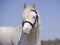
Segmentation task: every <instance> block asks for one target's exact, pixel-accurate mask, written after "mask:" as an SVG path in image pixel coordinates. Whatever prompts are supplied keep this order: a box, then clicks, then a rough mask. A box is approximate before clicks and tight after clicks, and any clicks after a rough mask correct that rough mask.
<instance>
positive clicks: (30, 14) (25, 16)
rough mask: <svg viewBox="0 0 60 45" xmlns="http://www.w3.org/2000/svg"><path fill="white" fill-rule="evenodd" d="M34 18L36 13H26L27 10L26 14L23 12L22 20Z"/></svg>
mask: <svg viewBox="0 0 60 45" xmlns="http://www.w3.org/2000/svg"><path fill="white" fill-rule="evenodd" d="M34 16H36V13H35V12H33V11H28V10H26V12H24V14H23V17H24V18H28V17H30V18H32V17H34Z"/></svg>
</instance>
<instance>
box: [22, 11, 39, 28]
mask: <svg viewBox="0 0 60 45" xmlns="http://www.w3.org/2000/svg"><path fill="white" fill-rule="evenodd" d="M31 11H33V12H35V13H36V19H35V22H34V23H33V24H32V23H31V22H29V21H23V22H22V27H23V26H24V23H29V24H30V25H31V26H32V29H33V28H34V26H35V24H36V21H37V22H38V15H37V11H36V10H31Z"/></svg>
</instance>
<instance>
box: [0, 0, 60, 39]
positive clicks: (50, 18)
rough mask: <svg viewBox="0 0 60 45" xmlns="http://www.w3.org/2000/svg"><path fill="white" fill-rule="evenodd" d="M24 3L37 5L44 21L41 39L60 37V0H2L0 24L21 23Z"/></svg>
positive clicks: (13, 24)
mask: <svg viewBox="0 0 60 45" xmlns="http://www.w3.org/2000/svg"><path fill="white" fill-rule="evenodd" d="M24 3H27V4H28V5H32V4H33V3H35V4H36V6H37V10H38V11H39V13H40V16H41V21H42V30H41V39H42V40H48V39H53V40H54V39H55V38H59V39H60V0H0V26H17V25H19V24H21V22H22V15H23V10H24V8H23V4H24Z"/></svg>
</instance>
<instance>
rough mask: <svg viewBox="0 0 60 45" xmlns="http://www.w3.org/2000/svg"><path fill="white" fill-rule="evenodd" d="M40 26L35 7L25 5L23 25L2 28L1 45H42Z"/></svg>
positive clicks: (0, 34)
mask: <svg viewBox="0 0 60 45" xmlns="http://www.w3.org/2000/svg"><path fill="white" fill-rule="evenodd" d="M40 24H41V23H40V16H39V13H38V12H37V10H36V8H35V5H34V4H33V5H32V6H27V5H26V4H24V12H23V21H22V25H20V26H17V27H16V28H14V27H9V26H8V27H0V45H40V43H41V42H40V30H39V28H40Z"/></svg>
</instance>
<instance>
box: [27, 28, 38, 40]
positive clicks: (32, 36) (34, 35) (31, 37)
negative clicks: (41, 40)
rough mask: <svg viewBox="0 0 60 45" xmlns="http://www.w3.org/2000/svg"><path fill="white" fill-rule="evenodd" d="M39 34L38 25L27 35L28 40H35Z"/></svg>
mask: <svg viewBox="0 0 60 45" xmlns="http://www.w3.org/2000/svg"><path fill="white" fill-rule="evenodd" d="M38 36H39V29H38V27H36V28H34V29H33V30H32V31H31V33H30V34H29V36H28V39H29V41H37V39H38Z"/></svg>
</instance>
